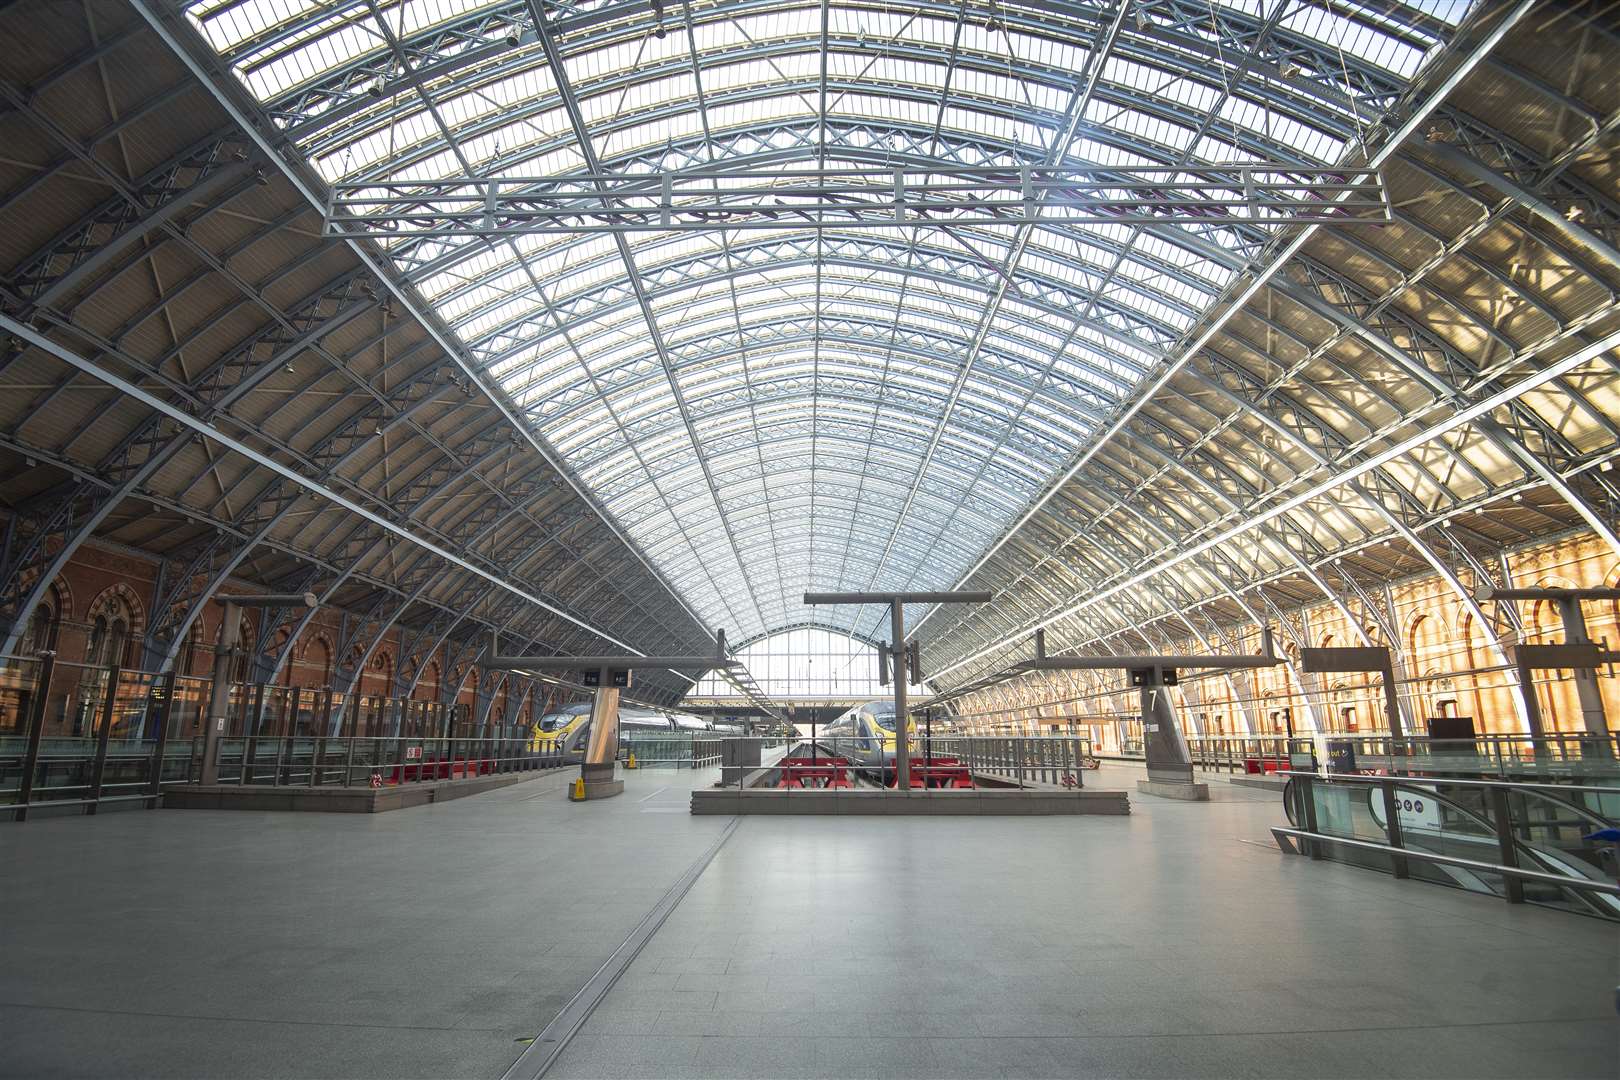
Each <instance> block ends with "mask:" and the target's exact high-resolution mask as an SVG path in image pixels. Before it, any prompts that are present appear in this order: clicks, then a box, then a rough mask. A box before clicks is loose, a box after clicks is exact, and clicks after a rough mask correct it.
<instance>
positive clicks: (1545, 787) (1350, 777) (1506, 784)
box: [1276, 769, 1620, 795]
mask: <svg viewBox="0 0 1620 1080" xmlns="http://www.w3.org/2000/svg"><path fill="white" fill-rule="evenodd" d="M1276 775H1278V776H1308V777H1310V778H1311V779H1312V780H1344V781H1346V782H1350V783H1362V784H1385V783H1391V782H1394V783H1401V784H1414V783H1416V784H1424V783H1434V784H1445V785H1446V786H1447V787H1485V788H1508V789H1510V790H1515V791H1524V790H1534V791H1554V792H1557V793H1559V794H1560V795H1567V794H1569V793H1570V792H1571V791H1595V792H1597V793H1598V794H1599V795H1620V787H1596V786H1593V785H1591V784H1537V783H1528V782H1522V781H1519V780H1460V779H1459V780H1453V779H1452V778H1451V777H1449V776H1437V777H1425V776H1367V775H1366V774H1365V773H1323V772H1307V771H1303V770H1299V771H1296V770H1293V769H1279V770H1278V771H1277V774H1276Z"/></svg>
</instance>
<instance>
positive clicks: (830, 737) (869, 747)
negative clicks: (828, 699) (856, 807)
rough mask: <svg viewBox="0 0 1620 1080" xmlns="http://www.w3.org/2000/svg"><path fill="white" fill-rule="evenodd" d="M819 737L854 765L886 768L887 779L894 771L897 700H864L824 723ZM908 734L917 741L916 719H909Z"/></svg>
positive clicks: (913, 744) (909, 738)
mask: <svg viewBox="0 0 1620 1080" xmlns="http://www.w3.org/2000/svg"><path fill="white" fill-rule="evenodd" d="M816 738H817V742H821V743H824V745H825V747H826V749H827V751H828V752H829V753H834V754H837V755H838V756H840V757H844V758H847V759H849V761H850V763H851V764H853V765H858V766H861V767H862V768H867V769H881V770H883V777H884V782H885V783H887V782H888V781H889V778H890V776H891V775H892V774H893V772H894V702H893V701H889V700H878V701H867V702H863V703H862V704H860V705H857V706H855V707H854V708H853V709H850V710H849V711H848V712H846V713H844V714H843V715H841V716H839V717H838V718H837V719H836V720H834V721H833V722H832V723H830V724H827V725H826V726H824V727H822V728H821V730H820V731H818V732H817V733H816ZM906 738H907V739H908V740H909V741H910V743H911V745H912V746H913V747H915V746H916V745H917V724H916V721H914V720H908V721H907V722H906Z"/></svg>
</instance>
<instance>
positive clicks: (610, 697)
mask: <svg viewBox="0 0 1620 1080" xmlns="http://www.w3.org/2000/svg"><path fill="white" fill-rule="evenodd" d="M499 644H500V642H499V640H498V639H497V638H496V637H495V636H493V635H492V636H491V639H490V643H489V649H488V650H487V651H486V652H485V653H484V654H483V655H482V656H480V657H479V658H478V666H479V667H480V668H482V669H483V670H485V671H521V672H538V671H577V672H579V673H580V676H581V678H580V681H581V682H583V683H584V684H585V685H586V686H587V687H590V688H592V690H593V693H592V696H591V737H590V740H589V741H588V742H587V743H586V745H585V758H584V760H583V761H581V762H580V766H579V778H580V780H581V781H582V783H583V792H582V795H581V796H580V797H581V798H584V799H605V798H609V797H611V796H614V795H618V794H620V793H621V792H623V791H624V781H623V780H619V779H616V778H615V777H614V775H613V770H614V762H615V761H616V760H617V759H618V751H619V691H621V690H626V689H629V687H630V672H631V671H634V670H636V669H638V668H641V669H645V668H667V669H669V670H671V671H692V670H696V671H699V672H708V671H714V670H717V669H732V668H740V667H742V666H743V665H742V661H741V660H734V659H732V658H731V657H729V656H727V655H726V632H725V631H724V630H717V631H715V651H714V653H713V655H710V656H635V655H627V656H501V655H500V654H499V653H498V651H497V649H498V647H499Z"/></svg>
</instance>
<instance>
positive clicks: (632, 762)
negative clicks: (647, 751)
mask: <svg viewBox="0 0 1620 1080" xmlns="http://www.w3.org/2000/svg"><path fill="white" fill-rule="evenodd" d="M624 767H625V768H627V769H633V768H635V767H636V752H635V751H634V750H632V751H630V759H629V760H628V761H626V762H625V763H624Z"/></svg>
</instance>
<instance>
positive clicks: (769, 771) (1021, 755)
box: [726, 736, 1096, 790]
mask: <svg viewBox="0 0 1620 1080" xmlns="http://www.w3.org/2000/svg"><path fill="white" fill-rule="evenodd" d="M726 741H727V742H731V743H733V744H735V745H736V746H739V747H740V746H747V745H748V744H749V743H751V742H754V741H759V740H748V739H728V740H726ZM770 745H771V746H776V745H780V743H779V742H778V741H776V740H770ZM764 749H766V747H764V746H762V748H761V755H760V756H756V757H753V758H752V760H754V761H763V760H764V758H763V751H764ZM910 759H911V766H910V769H909V770H908V771H909V773H910V774H911V786H912V788H914V789H934V788H940V789H945V788H949V789H957V790H960V789H963V788H969V787H984V786H987V785H988V786H1003V785H1004V786H1007V787H1019V788H1030V789H1034V788H1055V789H1079V788H1081V787H1083V786H1084V780H1083V775H1084V772H1085V770H1086V769H1088V768H1093V767H1095V765H1096V759H1095V758H1094V757H1092V755H1091V745H1090V741H1089V740H1087V739H1083V738H1049V739H1042V738H1036V739H1020V738H1011V739H1009V738H999V737H972V738H968V737H961V736H950V737H943V736H939V737H934V738H931V739H930V738H917V739H916V740H915V741H913V742H912V743H911V753H910ZM895 773H896V769H895V763H894V746H893V743H892V742H889V743H882V742H880V740H879V739H877V738H875V737H872V738H861V737H855V738H849V737H836V738H825V737H818V738H816V739H815V740H813V741H812V740H809V739H804V740H801V741H799V742H798V743H796V744H794V745H792V746H790V747H789V749H788V752H787V754H786V755H785V756H784V757H782V758H781V760H779V761H776V762H774V763H772V764H769V765H761V766H759V767H756V768H753V769H747V768H742V769H737V770H730V769H728V772H727V781H726V782H727V783H728V784H731V785H733V786H738V787H781V788H785V789H788V790H809V789H813V788H826V787H837V788H844V787H850V788H870V789H874V790H876V789H880V788H881V789H885V790H893V788H894V785H895V782H896V780H895Z"/></svg>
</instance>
